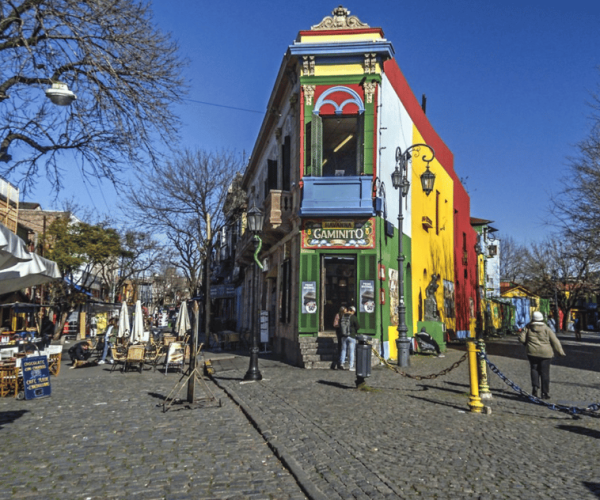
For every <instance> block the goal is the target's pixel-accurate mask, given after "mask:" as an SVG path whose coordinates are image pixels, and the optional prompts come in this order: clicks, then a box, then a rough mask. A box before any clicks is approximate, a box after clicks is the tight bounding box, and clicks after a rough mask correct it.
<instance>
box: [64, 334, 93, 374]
mask: <svg viewBox="0 0 600 500" xmlns="http://www.w3.org/2000/svg"><path fill="white" fill-rule="evenodd" d="M91 347H92V341H91V340H86V341H84V342H79V343H78V344H75V345H74V346H73V347H71V349H69V356H70V357H71V361H72V362H73V366H71V367H70V368H69V369H73V368H77V367H80V366H83V365H85V364H86V363H87V360H88V359H89V358H90V356H91V355H92V351H91Z"/></svg>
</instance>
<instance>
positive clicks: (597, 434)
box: [556, 425, 600, 486]
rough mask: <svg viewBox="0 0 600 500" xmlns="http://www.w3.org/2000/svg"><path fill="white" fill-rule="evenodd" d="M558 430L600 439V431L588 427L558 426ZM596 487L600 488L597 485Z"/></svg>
mask: <svg viewBox="0 0 600 500" xmlns="http://www.w3.org/2000/svg"><path fill="white" fill-rule="evenodd" d="M556 428H557V429H561V430H563V431H569V432H574V433H575V434H581V435H582V436H589V437H591V438H594V439H600V431H597V430H595V429H588V428H587V427H581V426H579V425H557V426H556ZM596 486H600V485H599V484H596Z"/></svg>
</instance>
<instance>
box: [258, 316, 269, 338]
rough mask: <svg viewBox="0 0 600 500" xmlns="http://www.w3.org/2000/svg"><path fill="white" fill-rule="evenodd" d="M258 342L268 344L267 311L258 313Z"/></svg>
mask: <svg viewBox="0 0 600 500" xmlns="http://www.w3.org/2000/svg"><path fill="white" fill-rule="evenodd" d="M260 341H261V343H263V344H266V343H268V342H269V311H261V312H260Z"/></svg>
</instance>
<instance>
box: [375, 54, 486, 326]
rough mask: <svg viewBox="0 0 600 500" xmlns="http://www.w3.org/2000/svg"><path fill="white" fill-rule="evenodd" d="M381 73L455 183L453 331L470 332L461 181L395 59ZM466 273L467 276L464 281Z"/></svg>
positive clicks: (466, 201) (472, 272) (470, 284)
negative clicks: (454, 306)
mask: <svg viewBox="0 0 600 500" xmlns="http://www.w3.org/2000/svg"><path fill="white" fill-rule="evenodd" d="M383 70H384V73H385V75H386V76H387V78H388V80H389V81H390V83H391V85H392V87H393V88H394V90H395V91H396V94H397V95H398V98H399V99H400V101H401V102H402V104H403V106H404V107H405V108H406V110H407V112H408V114H409V116H410V118H411V120H412V121H413V123H414V124H415V126H416V127H417V129H418V130H419V132H420V133H421V135H422V136H423V139H424V140H425V142H426V143H427V144H429V145H430V146H431V147H432V148H433V149H434V150H435V156H436V158H437V159H438V161H439V162H440V164H441V165H442V167H444V170H446V172H448V174H449V175H450V177H452V180H453V181H454V214H455V217H454V263H455V265H454V269H455V276H456V277H455V279H456V282H455V289H454V290H455V300H456V330H457V331H461V330H463V331H464V330H469V327H470V321H469V319H470V314H469V309H470V301H469V298H472V300H473V301H474V304H477V278H476V276H477V255H476V253H475V243H476V241H477V234H476V232H475V230H474V229H473V228H472V227H471V214H470V211H471V201H470V198H469V195H468V194H467V192H466V190H465V188H464V187H463V185H462V183H461V182H460V179H459V178H458V176H457V175H456V172H455V171H454V155H453V154H452V151H450V149H449V148H448V146H446V144H445V143H444V142H443V141H442V139H441V138H440V136H439V135H438V134H437V132H436V131H435V129H434V128H433V126H432V125H431V123H429V120H428V119H427V116H426V115H425V113H423V110H422V109H421V105H420V104H419V102H418V101H417V98H416V97H415V95H414V94H413V92H412V90H411V88H410V86H409V85H408V82H407V81H406V78H404V75H403V74H402V71H401V70H400V68H399V67H398V64H397V63H396V60H395V59H389V60H387V61H385V62H384V63H383ZM463 233H465V234H466V248H467V265H466V266H465V265H463ZM465 269H466V270H467V276H466V277H465V272H464V271H465Z"/></svg>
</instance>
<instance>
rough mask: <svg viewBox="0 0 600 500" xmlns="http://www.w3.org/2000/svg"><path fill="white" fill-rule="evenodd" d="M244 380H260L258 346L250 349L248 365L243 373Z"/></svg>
mask: <svg viewBox="0 0 600 500" xmlns="http://www.w3.org/2000/svg"><path fill="white" fill-rule="evenodd" d="M244 380H262V374H261V373H260V370H259V369H258V347H252V348H251V349H250V367H249V368H248V371H247V372H246V375H244Z"/></svg>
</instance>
